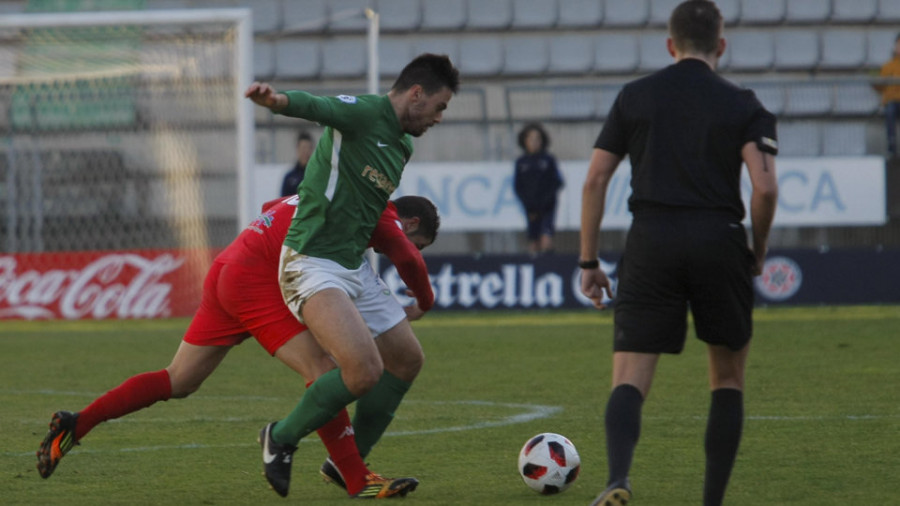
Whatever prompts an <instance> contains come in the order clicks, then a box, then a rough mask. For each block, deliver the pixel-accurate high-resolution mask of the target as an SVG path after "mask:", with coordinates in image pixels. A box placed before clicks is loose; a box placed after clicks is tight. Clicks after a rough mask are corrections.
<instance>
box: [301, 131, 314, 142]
mask: <svg viewBox="0 0 900 506" xmlns="http://www.w3.org/2000/svg"><path fill="white" fill-rule="evenodd" d="M301 141H309V142H310V143H312V144H315V142H313V138H312V135H311V134H310V133H309V132H307V131H306V130H300V133H298V134H297V144H300V142H301Z"/></svg>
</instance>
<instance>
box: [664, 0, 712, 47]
mask: <svg viewBox="0 0 900 506" xmlns="http://www.w3.org/2000/svg"><path fill="white" fill-rule="evenodd" d="M669 36H671V37H672V42H673V43H674V44H675V47H676V48H677V49H678V50H679V51H683V52H688V53H700V54H714V53H715V52H716V51H717V50H718V49H719V39H720V38H721V37H722V13H721V12H719V8H718V7H716V4H714V3H713V2H710V1H709V0H687V1H686V2H682V3H680V4H679V5H678V7H675V10H674V11H672V16H671V17H670V18H669Z"/></svg>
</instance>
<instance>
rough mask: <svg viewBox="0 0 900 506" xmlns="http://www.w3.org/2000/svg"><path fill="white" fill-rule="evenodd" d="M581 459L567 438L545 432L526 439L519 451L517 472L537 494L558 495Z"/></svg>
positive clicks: (569, 483)
mask: <svg viewBox="0 0 900 506" xmlns="http://www.w3.org/2000/svg"><path fill="white" fill-rule="evenodd" d="M580 470H581V458H579V457H578V451H577V450H575V445H573V444H572V442H571V441H569V440H568V439H566V438H565V437H563V436H560V435H559V434H554V433H552V432H545V433H543V434H538V435H537V436H534V437H533V438H531V439H529V440H528V441H527V442H526V443H525V446H523V447H522V451H520V452H519V473H520V474H521V475H522V479H523V480H524V481H525V484H526V485H528V486H529V487H531V488H532V489H533V490H534V491H536V492H540V493H541V494H546V495H549V494H558V493H560V492H562V491H563V490H565V489H567V488H569V485H571V484H572V482H573V481H575V478H578V472H579V471H580Z"/></svg>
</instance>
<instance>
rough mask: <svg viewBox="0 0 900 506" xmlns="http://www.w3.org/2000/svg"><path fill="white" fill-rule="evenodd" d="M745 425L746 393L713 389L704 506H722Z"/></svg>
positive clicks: (707, 436)
mask: <svg viewBox="0 0 900 506" xmlns="http://www.w3.org/2000/svg"><path fill="white" fill-rule="evenodd" d="M743 425H744V394H743V392H741V391H740V390H735V389H733V388H720V389H718V390H714V391H713V392H712V402H711V403H710V405H709V420H708V421H707V424H706V441H705V446H706V479H705V480H704V485H703V504H704V506H718V505H720V504H722V499H723V498H724V497H725V487H726V486H727V485H728V478H729V476H731V469H732V467H734V458H735V456H737V451H738V445H739V444H740V442H741V431H742V429H743Z"/></svg>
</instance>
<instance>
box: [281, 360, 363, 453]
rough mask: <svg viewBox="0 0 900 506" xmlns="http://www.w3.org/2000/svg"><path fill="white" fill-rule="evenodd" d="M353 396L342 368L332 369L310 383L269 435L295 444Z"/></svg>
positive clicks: (350, 400) (329, 417)
mask: <svg viewBox="0 0 900 506" xmlns="http://www.w3.org/2000/svg"><path fill="white" fill-rule="evenodd" d="M354 400H356V397H354V396H353V394H351V393H350V391H349V390H347V386H346V385H344V380H343V379H341V370H340V369H332V370H330V371H328V372H327V373H325V374H323V375H322V376H320V377H319V379H317V380H316V381H315V382H313V384H312V385H310V386H309V388H308V389H307V390H306V392H305V393H304V394H303V397H301V398H300V402H299V403H297V406H296V407H295V408H294V410H293V411H291V414H289V415H288V416H287V418H285V419H284V420H281V421H279V422H278V423H276V424H275V427H273V428H272V439H274V440H275V442H276V443H279V444H290V445H294V446H296V445H297V443H299V442H300V439H302V438H303V437H304V436H306V435H307V434H309V433H310V432H313V431H314V430H316V429H318V428H319V427H321V426H322V425H325V424H326V423H328V421H330V420H331V419H332V418H334V417H335V415H337V414H338V412H340V410H341V409H343V408H344V407H345V406H346V405H347V404H350V403H351V402H353V401H354Z"/></svg>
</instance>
